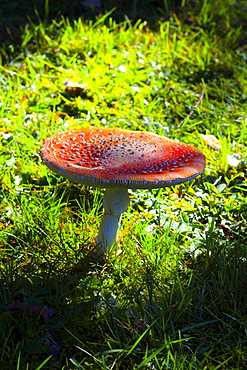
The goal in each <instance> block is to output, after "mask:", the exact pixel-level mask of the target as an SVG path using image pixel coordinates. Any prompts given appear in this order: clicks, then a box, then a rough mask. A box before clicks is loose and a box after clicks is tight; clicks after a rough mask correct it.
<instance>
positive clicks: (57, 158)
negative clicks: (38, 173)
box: [41, 127, 206, 253]
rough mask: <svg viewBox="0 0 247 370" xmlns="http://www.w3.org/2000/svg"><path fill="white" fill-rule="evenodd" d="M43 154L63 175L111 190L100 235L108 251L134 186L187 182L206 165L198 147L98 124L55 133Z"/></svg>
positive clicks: (100, 244) (100, 246)
mask: <svg viewBox="0 0 247 370" xmlns="http://www.w3.org/2000/svg"><path fill="white" fill-rule="evenodd" d="M41 156H42V159H43V161H44V163H45V164H46V165H47V166H48V167H49V168H50V169H51V170H52V171H54V172H56V173H57V174H59V175H62V176H64V177H66V178H68V179H69V180H72V181H74V182H77V183H80V184H84V185H88V186H93V187H99V188H106V189H107V190H106V192H105V195H104V199H103V208H104V214H103V217H102V221H101V225H100V230H99V233H98V236H97V237H96V239H95V240H96V243H97V248H98V249H99V251H103V253H105V252H107V251H109V249H110V247H111V246H112V244H113V243H114V242H115V240H116V238H117V232H118V228H119V224H120V221H121V215H122V213H123V212H125V211H126V209H127V207H128V205H129V195H128V189H154V188H163V187H167V186H173V185H177V184H181V183H183V182H185V181H189V180H191V179H193V178H195V177H196V176H198V175H200V174H201V173H202V172H203V170H204V167H205V164H206V161H205V156H204V155H203V154H202V153H201V152H200V151H199V150H197V149H196V148H194V147H193V146H192V145H187V144H183V143H179V142H175V141H173V140H171V139H168V138H166V137H163V136H159V135H157V134H154V133H150V132H140V131H129V130H123V129H118V128H98V127H89V128H84V129H79V130H69V131H67V132H61V133H57V134H55V135H54V136H52V137H51V138H48V139H46V140H45V142H44V144H43V147H42V150H41Z"/></svg>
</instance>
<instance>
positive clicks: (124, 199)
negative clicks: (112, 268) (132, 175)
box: [95, 188, 129, 253]
mask: <svg viewBox="0 0 247 370" xmlns="http://www.w3.org/2000/svg"><path fill="white" fill-rule="evenodd" d="M128 206H129V194H128V190H127V189H121V188H113V189H107V190H106V192H105V195H104V199H103V207H104V215H103V217H102V220H101V224H100V229H99V233H98V236H97V237H96V239H95V241H96V243H97V246H98V247H99V248H102V249H103V250H102V251H103V252H104V253H105V252H108V251H109V249H110V248H111V246H112V244H113V243H114V242H115V241H116V239H117V233H118V229H119V225H120V222H121V215H122V213H123V212H125V211H126V210H127V208H128Z"/></svg>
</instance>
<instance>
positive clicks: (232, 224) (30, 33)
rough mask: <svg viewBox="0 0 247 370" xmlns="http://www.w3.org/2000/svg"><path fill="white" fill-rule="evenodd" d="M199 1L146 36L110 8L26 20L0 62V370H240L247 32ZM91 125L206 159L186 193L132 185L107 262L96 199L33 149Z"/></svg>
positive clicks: (246, 213) (246, 228) (96, 193)
mask: <svg viewBox="0 0 247 370" xmlns="http://www.w3.org/2000/svg"><path fill="white" fill-rule="evenodd" d="M203 6H204V11H202V10H201V11H200V12H199V13H196V12H195V14H196V15H195V16H194V18H193V17H192V16H191V17H192V18H191V19H190V22H184V23H183V22H182V21H180V20H179V18H178V17H177V16H176V15H171V17H170V18H169V20H167V21H160V22H159V23H158V24H157V25H156V27H153V28H152V29H151V27H149V25H148V24H147V23H146V22H141V21H138V22H137V23H136V25H134V26H133V25H132V24H131V22H130V21H125V22H123V23H121V24H117V23H115V22H114V21H113V20H112V19H111V18H110V15H109V14H108V15H107V16H105V17H101V18H99V19H98V20H97V21H96V22H88V23H83V22H82V21H81V20H78V21H75V22H73V23H71V22H69V21H68V20H66V19H62V20H61V21H53V22H52V23H51V24H47V25H46V26H45V25H44V24H43V23H40V24H38V25H35V24H34V23H32V22H30V24H29V25H28V26H27V27H26V29H25V30H24V32H23V36H22V45H21V47H20V51H19V53H17V52H13V54H11V53H10V55H9V60H10V62H9V63H7V64H3V65H2V66H1V67H0V68H1V76H0V81H1V100H0V170H1V177H0V247H1V249H0V267H1V283H2V285H1V289H0V292H1V293H0V294H1V302H0V333H1V350H0V366H1V368H3V369H25V370H26V369H41V368H43V369H49V368H51V367H52V368H55V369H174V370H177V369H214V370H216V369H245V367H246V347H247V341H246V325H247V323H246V303H247V302H246V292H245V290H246V289H245V287H246V273H247V269H246V258H247V252H246V239H247V238H246V235H247V200H246V199H247V198H246V191H247V182H246V163H247V151H246V142H247V128H246V109H247V104H246V97H247V90H246V89H247V88H246V86H247V84H246V73H245V72H246V71H245V69H246V58H247V57H246V50H245V47H244V46H243V45H242V42H241V38H242V34H243V33H244V32H245V33H246V31H245V30H243V29H241V28H240V27H237V26H236V27H231V24H232V22H233V20H234V19H231V15H229V12H228V11H227V9H228V6H229V4H228V2H227V3H226V4H225V5H224V4H221V3H220V5H219V9H220V10H219V13H218V15H219V17H220V22H219V24H217V23H216V22H215V21H214V20H215V17H216V14H215V13H212V7H211V4H210V3H208V2H206V1H204V5H203ZM211 13H212V14H211ZM233 23H234V22H233ZM11 56H12V59H11ZM66 81H70V82H71V83H73V84H74V88H68V87H66ZM88 126H108V127H121V128H126V129H132V130H144V131H153V132H155V133H158V134H160V135H165V136H169V137H171V138H173V139H178V140H180V141H183V142H186V143H190V144H193V145H195V146H196V147H197V148H198V149H199V150H201V151H202V152H203V153H204V154H205V155H206V157H207V168H206V170H205V173H204V174H203V175H202V176H200V177H199V178H197V179H195V180H193V181H191V182H190V183H186V184H183V185H181V186H178V187H173V188H168V189H161V190H153V191H147V190H140V191H139V190H137V191H130V197H131V205H130V207H129V209H128V210H127V212H126V213H125V214H124V215H123V218H122V224H121V229H120V233H119V245H118V246H115V247H114V248H113V250H112V253H111V254H110V255H109V256H108V259H107V262H106V263H105V264H104V265H103V266H102V265H101V264H99V263H98V262H97V261H96V260H95V259H94V258H93V256H92V254H91V253H90V250H91V249H92V247H93V246H94V238H95V236H96V235H97V229H98V227H99V223H100V219H101V214H102V197H103V190H99V189H92V188H86V187H83V186H79V185H76V184H72V183H69V182H68V181H66V180H64V179H63V178H61V177H58V176H56V175H55V174H52V173H51V172H50V171H49V170H48V169H47V168H46V167H45V166H44V165H43V164H42V162H41V158H40V155H39V151H40V148H41V146H42V143H43V141H44V140H45V139H46V138H47V137H49V136H51V135H52V134H54V133H55V132H58V131H64V130H67V129H70V128H81V127H88ZM200 134H204V135H205V134H211V135H214V136H215V137H216V138H217V139H218V140H219V142H220V146H221V149H220V150H214V149H213V148H211V147H210V146H208V145H207V143H206V142H205V141H204V140H203V137H202V136H201V135H200ZM26 303H27V306H24V305H23V304H26ZM10 304H20V306H19V307H21V308H17V305H16V309H15V310H10V309H9V306H8V305H10ZM35 307H39V308H40V309H39V311H38V313H37V312H36V313H35V310H36V311H37V308H35ZM42 310H43V311H42ZM53 310H54V311H53ZM44 312H45V314H49V313H50V312H52V313H53V314H52V315H51V316H50V317H47V316H44Z"/></svg>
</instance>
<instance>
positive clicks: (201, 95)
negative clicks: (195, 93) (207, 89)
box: [177, 86, 204, 127]
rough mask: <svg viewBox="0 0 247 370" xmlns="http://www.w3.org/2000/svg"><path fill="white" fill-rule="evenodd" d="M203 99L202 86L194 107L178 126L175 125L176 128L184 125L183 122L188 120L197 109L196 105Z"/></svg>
mask: <svg viewBox="0 0 247 370" xmlns="http://www.w3.org/2000/svg"><path fill="white" fill-rule="evenodd" d="M203 97H204V88H203V86H202V91H201V94H200V96H199V99H198V101H197V102H196V104H195V105H194V107H193V108H192V109H191V111H190V113H189V114H188V115H187V116H186V117H185V118H184V119H182V121H180V122H179V124H178V125H177V127H181V126H182V124H183V123H184V121H185V120H187V119H188V118H190V116H191V115H192V114H193V113H194V111H195V110H196V108H197V107H198V105H199V104H200V103H201V101H202V100H203Z"/></svg>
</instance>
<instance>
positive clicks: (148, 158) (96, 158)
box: [41, 127, 206, 189]
mask: <svg viewBox="0 0 247 370" xmlns="http://www.w3.org/2000/svg"><path fill="white" fill-rule="evenodd" d="M41 156H42V158H43V161H44V163H45V164H46V165H47V166H48V167H49V168H50V169H51V170H52V171H54V172H56V173H58V174H60V175H62V176H64V177H66V178H68V179H70V180H72V181H75V182H78V183H82V184H85V185H89V186H93V187H101V188H111V187H121V188H132V189H150V188H161V187H166V186H173V185H177V184H180V183H183V182H185V181H188V180H191V179H193V178H195V177H196V176H198V175H200V174H201V173H202V172H203V170H204V167H205V163H206V162H205V156H204V155H203V154H202V153H201V152H200V151H199V150H197V149H196V148H194V147H193V146H192V145H187V144H183V143H178V142H175V141H173V140H171V139H168V138H166V137H163V136H159V135H156V134H153V133H149V132H139V131H128V130H122V129H110V128H95V127H93V128H87V129H81V130H70V131H67V132H64V133H58V134H55V135H54V136H53V137H51V138H49V139H47V140H46V141H45V143H44V145H43V147H42V150H41Z"/></svg>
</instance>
